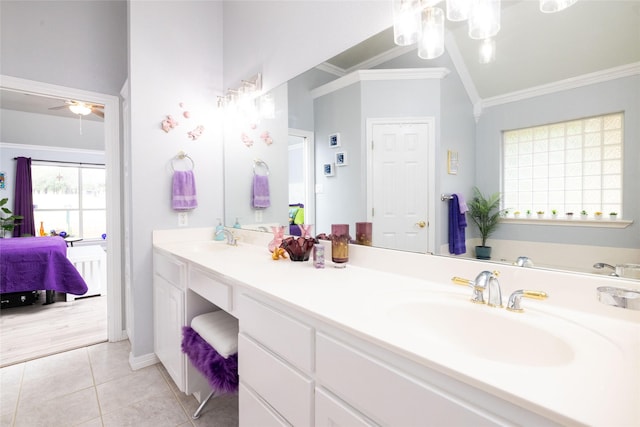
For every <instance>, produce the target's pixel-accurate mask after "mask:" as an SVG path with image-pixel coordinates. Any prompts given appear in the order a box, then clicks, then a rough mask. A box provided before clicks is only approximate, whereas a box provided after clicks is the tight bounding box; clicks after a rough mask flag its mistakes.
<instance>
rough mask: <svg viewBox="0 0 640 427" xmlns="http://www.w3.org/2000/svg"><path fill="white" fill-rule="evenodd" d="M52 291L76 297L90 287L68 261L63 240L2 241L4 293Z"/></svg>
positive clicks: (0, 258) (0, 274) (0, 280)
mask: <svg viewBox="0 0 640 427" xmlns="http://www.w3.org/2000/svg"><path fill="white" fill-rule="evenodd" d="M39 290H50V291H58V292H65V293H69V294H74V295H83V294H85V293H86V292H87V284H86V283H85V281H84V279H83V278H82V276H81V275H80V273H79V272H78V270H77V269H76V267H75V266H74V265H73V264H72V263H71V261H69V259H68V258H67V244H66V242H65V241H64V239H63V238H62V237H59V236H54V237H16V238H11V239H0V293H3V294H4V293H10V292H23V291H39Z"/></svg>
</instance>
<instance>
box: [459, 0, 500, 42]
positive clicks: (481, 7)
mask: <svg viewBox="0 0 640 427" xmlns="http://www.w3.org/2000/svg"><path fill="white" fill-rule="evenodd" d="M467 22H468V23H469V37H471V38H472V39H474V40H484V39H487V38H489V37H494V36H495V35H496V34H498V31H500V0H473V1H472V2H471V11H470V12H469V20H468V21H467Z"/></svg>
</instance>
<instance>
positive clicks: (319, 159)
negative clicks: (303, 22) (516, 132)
mask: <svg viewBox="0 0 640 427" xmlns="http://www.w3.org/2000/svg"><path fill="white" fill-rule="evenodd" d="M502 3H503V10H502V29H501V30H500V33H499V34H498V36H497V37H496V39H495V44H496V49H497V52H496V59H495V61H494V62H492V63H489V64H480V62H479V60H478V48H479V44H478V43H477V42H476V41H473V40H471V39H469V37H468V36H467V34H466V26H465V24H464V23H454V22H449V21H447V22H446V24H445V25H446V31H447V37H446V50H445V53H444V54H443V55H442V56H441V57H439V58H437V59H433V60H423V59H420V58H418V55H417V52H416V48H415V46H409V47H396V46H394V44H393V32H392V29H389V30H386V31H383V32H382V33H380V34H378V35H376V36H374V37H372V38H370V39H368V40H365V41H364V42H362V43H361V44H360V45H358V46H354V47H353V48H352V49H349V50H347V51H346V52H344V53H343V54H341V55H338V56H336V57H335V58H331V59H329V60H327V61H325V62H324V63H322V64H320V65H319V66H317V67H315V68H313V69H311V70H309V71H307V72H305V73H303V74H302V75H300V76H298V77H296V78H294V79H292V80H291V81H289V82H287V83H286V84H285V85H283V86H281V87H279V88H277V89H275V90H274V91H273V95H274V98H276V99H278V102H277V103H276V106H277V107H276V111H277V115H279V116H278V117H279V119H280V120H279V121H278V126H280V127H281V130H279V131H277V132H278V133H286V132H287V129H296V130H304V131H306V132H309V133H311V134H312V135H313V137H314V145H315V149H314V151H313V155H314V156H315V161H314V162H313V169H314V170H315V176H314V179H313V180H312V181H313V182H311V183H309V186H310V187H311V193H312V194H315V200H314V201H315V209H313V210H312V209H311V208H310V207H309V206H307V204H305V211H306V212H305V214H306V215H307V218H306V220H305V222H308V223H313V224H314V226H315V230H314V234H317V233H321V232H326V233H328V232H329V230H330V225H331V224H332V223H350V224H351V227H352V229H355V223H356V222H362V221H370V222H372V223H373V224H374V226H373V242H372V244H373V246H378V247H387V248H394V249H400V250H412V251H416V252H432V253H435V254H440V255H449V247H448V240H449V238H448V202H446V201H441V199H440V194H442V193H444V194H453V193H455V194H460V195H462V196H466V197H467V198H469V197H471V195H472V191H471V189H472V188H473V186H476V185H477V186H478V187H479V188H480V189H481V190H482V191H483V192H486V193H493V192H496V191H502V187H501V182H502V181H501V173H502V172H501V162H502V160H501V135H502V132H503V131H504V130H511V129H519V128H524V127H532V126H539V125H544V124H550V123H556V122H559V121H566V120H573V119H576V118H583V117H589V116H594V115H600V114H607V113H612V112H620V111H622V112H624V116H625V122H624V143H623V150H624V151H623V156H624V160H623V179H622V182H623V183H624V188H623V192H622V203H623V205H624V208H623V210H624V218H623V219H624V221H618V224H617V226H613V225H611V224H608V225H606V226H605V225H604V224H605V223H608V222H607V221H603V222H601V223H599V224H596V223H594V222H593V221H591V222H588V221H585V222H583V223H580V222H579V221H575V220H574V221H573V223H571V224H568V223H567V222H558V221H556V222H555V223H553V222H552V221H538V222H535V221H534V220H529V221H527V220H524V219H522V220H519V221H516V220H514V219H512V218H509V219H506V220H505V221H502V222H501V224H500V226H499V227H498V230H497V231H496V233H495V234H494V235H493V236H492V237H491V239H490V244H491V245H492V246H493V256H492V258H493V260H494V261H496V262H503V263H508V264H513V263H516V262H517V259H518V258H519V257H528V259H529V260H530V263H528V264H527V265H528V266H531V264H533V265H534V266H535V267H536V268H540V267H547V268H557V269H562V270H571V271H580V272H589V273H594V274H606V273H603V270H601V269H596V268H593V265H594V264H596V263H598V262H604V263H608V264H612V265H616V264H625V263H632V264H633V263H636V264H637V263H639V261H640V237H639V236H640V233H639V232H638V225H637V218H638V216H639V215H640V202H639V201H638V200H637V197H635V195H636V194H638V192H639V191H640V188H638V186H639V185H640V177H638V170H637V167H635V165H634V164H633V159H637V158H638V157H639V156H640V147H639V146H638V145H639V144H637V141H638V140H640V122H638V121H637V120H634V119H633V118H634V117H638V116H639V114H640V99H639V96H640V95H639V94H638V91H637V87H638V86H639V85H640V77H639V69H640V66H639V64H640V49H638V48H637V47H638V45H637V28H638V27H640V14H639V13H638V10H637V5H636V4H634V2H624V1H578V2H577V3H576V4H575V5H573V6H572V7H571V8H569V9H567V10H565V11H562V13H559V14H552V15H549V14H542V13H540V12H539V10H538V8H537V4H536V2H529V1H503V2H502ZM593 22H599V25H598V26H594V25H593ZM581 46H589V49H582V48H581ZM408 69H409V70H410V71H411V72H408ZM278 94H279V96H278ZM408 119H414V120H415V122H411V121H410V120H408ZM423 122H424V123H426V126H427V137H426V141H427V143H426V144H427V147H426V148H427V151H426V153H425V154H424V156H425V157H424V158H423V159H425V163H424V167H423V169H420V170H418V171H411V170H410V167H409V166H405V167H399V168H398V170H400V172H402V173H404V175H403V176H402V179H403V180H404V181H403V182H398V181H396V182H393V181H391V182H389V181H388V180H385V179H384V178H382V179H381V183H380V184H379V185H376V181H374V179H375V174H373V172H372V171H373V170H375V169H376V166H375V164H377V165H378V166H377V169H384V165H386V164H387V162H390V161H391V160H392V159H391V157H390V155H389V154H385V155H382V156H380V159H376V158H375V156H374V155H372V154H371V152H370V143H371V140H372V139H373V137H372V135H374V134H376V132H378V135H379V136H377V137H376V139H377V138H378V137H382V138H383V141H389V140H390V139H385V138H387V135H388V133H387V131H388V130H389V129H391V128H393V127H394V126H399V127H400V128H402V127H403V126H404V127H408V126H415V127H417V128H419V127H420V126H422V124H421V123H423ZM227 123H229V122H227ZM272 125H275V123H273V124H272ZM378 126H380V127H378ZM385 127H388V128H389V129H386V128H385ZM273 129H274V130H273V131H272V133H276V130H275V127H274V128H273ZM380 129H383V130H382V131H380ZM405 130H406V129H405ZM241 134H242V132H238V130H237V129H234V130H233V131H227V132H226V136H225V177H226V178H225V224H227V225H231V224H232V223H233V222H234V221H235V218H236V217H240V218H242V220H241V223H242V225H243V226H245V225H247V226H251V227H252V228H256V227H255V226H256V225H257V224H262V225H265V224H271V223H277V224H283V225H284V224H287V223H288V221H289V218H288V215H287V211H286V210H287V208H288V204H289V203H288V202H292V200H287V197H288V196H289V194H290V193H291V186H292V185H294V186H295V184H287V180H288V171H289V167H288V164H287V162H288V159H289V156H288V155H287V154H286V151H285V148H284V147H285V145H286V144H284V143H282V144H280V145H277V143H278V142H281V141H278V140H277V139H275V138H274V144H272V145H271V146H269V147H268V148H267V147H265V146H262V145H260V144H259V143H256V144H255V145H253V146H252V147H247V146H246V145H245V146H243V144H242V141H241V139H240V137H239V135H241ZM337 134H339V138H338V141H339V142H338V144H332V140H331V135H337ZM254 139H255V138H254ZM258 141H259V139H258ZM429 144H431V145H429ZM380 145H381V146H384V145H385V144H384V142H383V143H381V144H380ZM231 146H233V147H231ZM263 152H264V153H263ZM450 153H455V154H456V155H457V163H456V168H453V169H452V168H451V167H450V165H449V164H448V154H450ZM340 154H342V155H343V157H342V158H346V159H347V164H344V165H340V161H339V160H338V163H336V158H338V159H340ZM261 156H265V157H266V156H269V161H270V166H271V169H272V174H278V175H279V176H278V177H277V178H276V177H275V176H273V177H272V179H270V192H271V197H272V199H273V200H275V199H276V198H279V201H277V204H274V205H272V206H273V208H268V209H265V210H264V211H262V212H258V211H256V210H252V209H251V208H250V206H249V204H248V202H247V200H249V198H250V193H249V191H250V190H249V188H250V180H251V173H250V167H249V168H247V167H246V166H240V165H239V163H241V162H245V160H247V161H249V164H250V162H251V159H252V158H254V157H261ZM420 156H421V155H420ZM420 156H415V158H419V157H420ZM243 157H245V158H246V159H245V160H242V159H243ZM376 162H379V163H376ZM372 165H373V166H372ZM276 171H277V172H276ZM327 172H329V173H327ZM419 173H423V174H422V175H420V174H419ZM412 174H413V175H412ZM396 175H397V174H396ZM407 183H410V184H416V183H421V184H424V187H425V188H423V189H411V190H409V191H410V193H409V194H410V195H413V197H408V198H407V199H408V200H413V201H414V202H417V201H421V202H425V204H426V208H422V207H417V206H414V205H412V206H410V208H412V209H414V210H418V209H420V210H422V209H426V212H425V213H423V214H422V215H421V216H415V217H414V218H411V220H410V221H409V220H407V221H406V222H407V223H408V226H413V227H415V228H416V229H414V230H412V232H413V236H414V237H415V236H420V237H419V238H418V237H416V238H414V239H413V242H412V243H415V242H417V241H420V244H422V245H423V246H420V247H419V248H418V249H416V248H415V247H414V248H412V247H410V246H409V245H410V243H407V242H404V241H403V242H401V243H398V242H399V239H398V238H397V236H398V235H405V236H406V235H407V234H408V233H406V232H404V231H403V230H400V229H399V228H395V229H385V228H384V226H378V221H377V220H378V218H380V217H384V216H385V213H387V212H391V213H395V212H394V209H396V208H398V203H393V202H388V203H387V204H386V205H385V204H383V205H382V206H381V207H380V206H376V204H375V203H376V200H377V199H378V200H379V197H378V198H376V194H377V193H375V192H376V189H383V190H386V191H388V192H389V193H391V194H394V195H397V193H401V192H402V190H403V189H405V185H404V184H407ZM385 184H386V185H387V187H386V188H385ZM383 194H384V193H383ZM278 195H281V196H278ZM312 199H313V197H312ZM393 200H395V199H393ZM293 202H294V203H302V202H298V201H297V200H293ZM505 208H509V207H508V206H505ZM403 209H404V211H407V210H408V208H407V207H405V206H403ZM276 211H278V213H277V214H276ZM312 215H315V218H314V219H313V220H311V219H310V218H312ZM311 221H312V222H311ZM422 221H424V223H425V224H426V226H425V229H426V230H424V233H423V235H421V234H420V226H419V224H421V223H422ZM383 231H384V233H382V232H383ZM376 233H381V234H382V236H380V235H378V234H376ZM385 235H387V236H389V235H390V236H394V237H393V238H390V239H388V240H387V241H385V237H384V236H385ZM477 237H478V233H477V230H476V229H475V228H474V227H473V226H472V225H469V226H468V227H467V228H466V240H467V241H466V247H467V251H466V254H464V255H462V256H463V257H464V256H466V257H470V258H471V257H474V256H475V254H474V253H473V247H474V246H475V245H476V244H477V242H476V241H477ZM407 240H411V239H407ZM394 245H395V246H394Z"/></svg>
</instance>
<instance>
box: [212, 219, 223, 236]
mask: <svg viewBox="0 0 640 427" xmlns="http://www.w3.org/2000/svg"><path fill="white" fill-rule="evenodd" d="M222 230H224V226H223V225H222V221H221V220H220V218H218V225H216V234H215V237H214V239H216V240H218V241H220V240H224V239H225V237H224V233H222Z"/></svg>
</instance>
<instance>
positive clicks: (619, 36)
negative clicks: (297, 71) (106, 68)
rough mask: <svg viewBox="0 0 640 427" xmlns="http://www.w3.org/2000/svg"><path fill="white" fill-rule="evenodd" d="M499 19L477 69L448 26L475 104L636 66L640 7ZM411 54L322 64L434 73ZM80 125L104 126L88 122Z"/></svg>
mask: <svg viewBox="0 0 640 427" xmlns="http://www.w3.org/2000/svg"><path fill="white" fill-rule="evenodd" d="M440 7H443V8H444V7H445V5H444V2H443V1H442V2H441V4H440ZM501 13H502V16H501V29H500V32H499V33H498V35H497V37H496V51H497V55H496V61H495V62H493V63H491V64H487V65H482V64H480V63H479V61H478V59H477V58H478V47H479V41H477V40H471V39H470V38H469V37H468V36H467V28H466V23H456V22H450V21H446V22H445V27H446V31H447V33H448V34H449V36H450V39H449V42H448V43H447V49H448V50H449V51H450V52H449V53H450V55H451V56H452V57H457V58H459V59H461V61H458V62H456V61H455V60H454V63H455V64H456V67H458V72H459V73H464V74H467V75H468V77H469V80H470V82H471V84H472V85H473V87H474V89H475V91H476V92H477V95H478V97H479V98H480V99H488V98H492V97H497V96H502V95H505V94H509V93H513V92H517V91H520V90H524V89H529V88H532V87H537V86H540V85H545V84H548V83H552V82H557V81H560V80H564V79H568V78H572V77H577V76H583V75H585V74H588V73H594V72H599V71H602V70H608V69H612V68H615V67H620V66H623V65H627V64H634V63H640V0H625V1H620V0H579V1H578V2H577V3H576V4H574V5H573V6H571V7H570V8H568V9H566V10H564V11H562V12H558V13H555V14H544V13H541V12H540V11H539V10H538V1H537V0H502V12H501ZM415 50H416V47H415V46H411V47H409V48H406V47H405V48H400V47H398V46H396V45H395V44H394V43H393V31H392V29H388V30H385V31H383V32H381V33H380V34H378V35H375V36H373V37H371V38H370V39H368V40H365V41H364V42H362V43H360V44H359V45H357V46H354V47H353V48H351V49H349V50H347V51H345V52H344V53H342V54H340V55H337V56H336V57H334V58H331V59H329V60H328V61H326V62H327V63H329V64H331V65H332V66H333V67H334V68H337V69H339V70H341V71H342V72H344V73H346V72H349V71H353V70H355V69H361V68H371V67H374V66H376V65H379V64H380V63H381V62H382V61H384V60H388V59H390V58H393V57H395V56H399V55H401V54H406V55H407V56H408V57H409V56H410V57H411V58H413V59H412V60H411V61H412V62H411V66H412V67H420V68H422V67H430V66H434V62H431V61H426V60H423V59H420V58H418V56H417V53H416V52H415ZM374 57H378V58H380V59H379V60H377V61H376V60H375V59H374V60H371V58H374ZM460 68H463V69H462V70H461V69H460ZM64 102H65V100H64V99H55V98H45V97H41V96H35V95H28V94H22V93H17V92H8V91H6V90H1V91H0V108H3V109H11V110H18V111H26V112H32V113H39V114H51V115H58V116H62V117H77V116H76V115H74V114H73V113H72V112H71V111H69V109H67V108H63V109H58V110H51V108H52V107H57V106H59V105H63V104H64ZM84 118H86V119H88V120H102V119H100V118H99V117H97V116H96V115H93V114H90V115H89V116H86V117H84Z"/></svg>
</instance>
